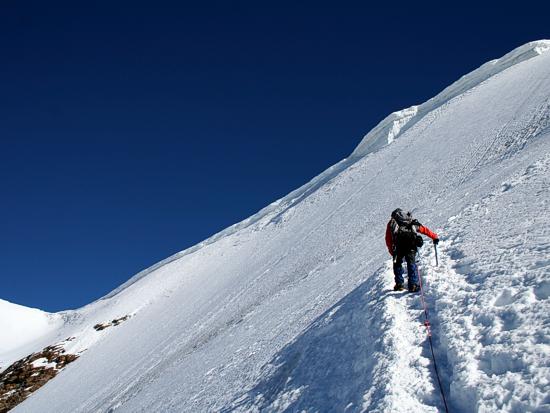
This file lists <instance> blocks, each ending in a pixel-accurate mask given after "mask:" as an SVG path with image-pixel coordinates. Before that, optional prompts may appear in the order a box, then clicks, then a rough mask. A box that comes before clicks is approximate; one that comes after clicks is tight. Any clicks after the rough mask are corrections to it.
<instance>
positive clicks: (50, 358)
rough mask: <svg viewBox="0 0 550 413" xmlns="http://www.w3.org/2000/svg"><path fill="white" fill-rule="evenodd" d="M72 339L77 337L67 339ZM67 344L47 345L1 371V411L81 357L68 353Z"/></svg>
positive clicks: (16, 403) (11, 407)
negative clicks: (65, 345) (66, 350)
mask: <svg viewBox="0 0 550 413" xmlns="http://www.w3.org/2000/svg"><path fill="white" fill-rule="evenodd" d="M71 340H74V337H70V338H69V339H67V341H71ZM63 344H64V343H60V344H56V345H53V346H48V347H45V348H44V349H43V350H42V351H40V352H38V353H33V354H31V355H30V356H27V357H25V358H23V359H21V360H18V361H16V362H15V363H13V364H12V365H11V366H9V367H8V368H7V369H6V370H4V371H3V372H2V373H0V413H6V412H7V411H9V410H10V409H13V408H14V407H15V406H16V405H18V404H19V403H21V402H22V401H23V400H25V399H26V398H27V397H29V396H30V395H31V393H32V392H34V391H36V390H37V389H39V388H40V387H42V386H43V385H44V384H46V383H47V382H48V381H49V380H51V379H52V378H54V377H55V376H56V375H57V373H59V371H60V370H61V369H63V368H64V367H65V366H66V365H67V364H69V363H71V362H73V361H74V360H76V359H77V358H78V355H76V354H69V353H65V349H64V348H63Z"/></svg>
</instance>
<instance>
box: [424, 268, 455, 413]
mask: <svg viewBox="0 0 550 413" xmlns="http://www.w3.org/2000/svg"><path fill="white" fill-rule="evenodd" d="M416 270H417V271H418V280H419V281H420V299H421V301H422V307H424V326H426V334H427V335H428V342H429V343H430V350H431V351H432V360H433V362H434V370H435V376H436V377H437V383H438V385H439V391H440V392H441V398H442V399H443V404H444V405H445V412H446V413H449V407H448V406H447V399H446V398H445V392H444V391H443V385H442V384H441V378H440V377H439V370H438V368H437V362H436V361H435V353H434V345H433V342H432V330H431V328H430V320H429V318H428V306H427V305H426V300H425V299H424V287H423V285H422V275H421V274H420V268H419V267H418V263H417V265H416Z"/></svg>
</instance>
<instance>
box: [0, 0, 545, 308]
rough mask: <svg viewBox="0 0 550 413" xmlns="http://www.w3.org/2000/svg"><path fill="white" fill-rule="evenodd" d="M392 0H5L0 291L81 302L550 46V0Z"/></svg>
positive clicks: (0, 20)
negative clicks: (378, 132) (546, 41)
mask: <svg viewBox="0 0 550 413" xmlns="http://www.w3.org/2000/svg"><path fill="white" fill-rule="evenodd" d="M379 3H380V4H378V5H376V6H373V5H372V4H371V2H367V1H357V2H336V1H333V2H323V1H304V2H299V1H288V2H287V1H273V2H262V1H250V2H243V1H220V2H210V1H204V2H199V1H197V2H185V1H173V2H164V1H150V2H142V1H93V2H79V1H71V2H60V1H52V2H43V1H24V0H21V1H15V0H13V1H9V0H6V1H2V2H1V4H0V45H1V48H0V50H1V58H2V59H1V62H0V91H1V95H0V96H1V97H2V98H1V99H0V190H1V198H0V201H1V202H0V217H1V227H0V251H1V254H0V257H1V259H2V265H1V266H0V298H3V299H7V300H9V301H12V302H16V303H19V304H23V305H27V306H32V307H38V308H42V309H44V310H48V311H59V310H63V309H70V308H76V307H80V306H82V305H85V304H87V303H88V302H90V301H93V300H95V299H97V298H99V297H101V296H102V295H104V294H106V293H108V292H109V291H111V290H112V289H114V288H115V287H117V286H118V285H119V284H121V283H122V282H124V281H125V280H127V279H128V278H130V277H131V276H132V275H134V274H135V273H136V272H138V271H140V270H142V269H144V268H146V267H148V266H150V265H152V264H154V263H155V262H157V261H159V260H161V259H163V258H166V257H167V256H169V255H171V254H173V253H175V252H177V251H180V250H183V249H185V248H186V247H189V246H192V245H194V244H196V243H197V242H199V241H201V240H203V239H205V238H207V237H208V236H210V235H212V234H214V233H215V232H218V231H220V230H222V229H224V228H225V227H227V226H229V225H231V224H233V223H235V222H238V221H240V220H242V219H244V218H246V217H248V216H249V215H251V214H253V213H255V212H256V211H258V210H259V209H261V208H262V207H264V206H265V205H267V204H269V203H270V202H272V201H274V200H275V199H277V198H280V197H282V196H284V195H285V194H287V193H288V192H290V191H291V190H293V189H295V188H296V187H298V186H300V185H302V184H303V183H305V182H307V181H308V180H309V179H311V178H312V177H314V176H315V175H317V174H319V173H320V172H322V171H323V170H324V169H326V168H327V167H329V166H330V165H332V164H334V163H336V162H337V161H339V160H341V159H342V158H344V157H346V156H347V155H349V154H350V153H351V152H352V151H353V149H354V147H355V146H356V145H357V144H358V143H359V141H360V140H361V138H362V136H363V135H364V134H365V133H366V132H368V131H369V130H370V129H371V128H372V127H373V126H375V125H376V123H378V122H379V121H380V120H381V119H382V118H384V117H385V116H386V115H388V114H389V113H390V112H392V111H395V110H399V109H402V108H404V107H408V106H410V105H413V104H418V103H422V102H423V101H425V100H427V99H429V98H430V97H432V96H434V95H435V94H437V93H438V92H439V91H440V90H442V89H443V88H444V87H445V86H447V85H449V84H450V83H452V82H453V81H455V80H457V79H458V78H459V77H460V76H462V75H463V74H466V73H468V72H470V71H471V70H473V69H475V68H476V67H478V66H480V65H481V64H482V63H484V62H486V61H488V60H490V59H493V58H498V57H500V56H502V55H503V54H505V53H507V52H508V51H510V50H512V49H513V48H515V47H517V46H519V45H521V44H523V43H526V42H528V41H531V40H538V39H542V38H550V26H549V24H548V15H549V12H550V10H549V9H550V7H549V6H543V4H544V2H540V3H537V5H535V4H529V3H527V2H521V3H516V4H514V5H513V6H505V5H503V2H498V3H497V2H495V3H494V4H492V5H491V4H489V3H486V2H485V3H484V2H477V3H475V6H473V5H468V4H466V3H461V4H459V3H456V2H437V3H433V4H429V3H426V2H407V3H403V4H402V5H400V4H399V2H379ZM390 167H391V165H388V168H390ZM381 242H383V241H381Z"/></svg>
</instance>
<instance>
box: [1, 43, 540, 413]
mask: <svg viewBox="0 0 550 413" xmlns="http://www.w3.org/2000/svg"><path fill="white" fill-rule="evenodd" d="M549 47H550V42H548V41H540V42H533V43H529V44H527V45H524V46H522V47H520V48H518V49H516V50H515V51H513V52H511V53H509V54H508V55H506V56H505V57H503V58H501V59H499V60H496V61H492V62H489V63H487V64H485V65H483V66H482V67H481V68H480V69H478V70H476V71H474V72H472V73H471V74H470V75H467V76H465V77H463V78H462V79H460V80H459V81H458V82H456V83H455V84H453V85H452V86H450V87H449V88H447V89H445V90H444V91H443V92H442V93H441V94H440V95H438V96H436V97H435V98H433V99H431V100H430V101H428V102H426V103H425V104H423V105H420V106H418V107H416V108H415V109H410V110H405V111H402V112H401V113H400V114H394V115H395V116H393V118H392V119H391V122H386V120H384V121H383V122H382V123H381V125H382V126H380V125H379V126H380V127H377V128H378V129H377V128H375V129H374V130H373V131H372V132H371V133H369V134H368V135H367V137H368V139H367V137H366V138H365V139H364V140H363V141H362V143H361V144H360V145H359V147H358V148H357V149H356V151H355V152H354V154H353V155H352V156H351V157H350V158H349V159H347V160H344V161H342V162H340V163H339V164H337V165H335V166H334V167H332V168H330V169H329V170H327V171H325V172H324V173H323V174H321V175H320V176H319V177H317V178H316V179H314V180H313V181H312V182H310V183H308V184H306V185H304V186H303V187H302V188H299V189H298V190H296V191H294V192H293V193H291V194H289V195H288V196H287V197H285V198H283V199H281V200H279V201H277V202H275V203H273V204H272V205H270V206H268V207H267V208H266V209H264V210H263V211H260V212H259V213H258V214H256V215H255V216H253V217H251V218H249V219H248V220H246V221H244V222H242V223H239V224H237V225H235V226H233V227H231V228H229V229H227V230H226V231H223V232H222V233H220V234H217V235H216V236H214V237H212V238H211V239H209V240H206V241H205V242H203V243H201V244H199V245H198V246H196V247H194V248H192V249H190V250H187V251H184V252H182V253H180V254H176V255H175V256H173V257H170V258H169V259H167V260H165V261H164V262H162V263H159V264H158V265H155V266H153V267H152V268H151V269H148V270H146V271H144V272H142V273H141V274H138V275H137V276H136V277H134V278H133V279H131V280H129V282H127V283H126V284H125V285H123V286H121V287H120V288H118V289H117V290H115V291H114V292H113V293H111V294H109V295H108V296H106V297H104V298H103V299H100V300H98V301H96V302H94V303H92V304H90V305H88V306H86V307H83V308H82V309H79V310H76V311H67V312H63V313H60V314H57V315H56V316H57V317H59V318H60V319H62V320H63V325H62V326H56V327H55V328H54V329H53V330H49V332H47V333H45V334H44V335H37V336H34V339H33V341H32V346H33V348H32V349H30V347H27V349H28V350H30V351H33V350H36V349H40V348H42V347H44V346H46V345H49V344H53V343H55V342H59V341H62V340H63V339H65V338H67V337H69V336H74V337H76V338H75V339H74V340H72V341H71V344H70V345H71V346H72V347H73V351H75V352H76V351H78V352H80V351H82V350H84V349H87V350H86V351H84V352H83V353H82V354H81V356H80V358H79V359H78V360H76V361H74V362H73V363H72V364H71V365H69V366H68V367H67V368H66V369H65V370H63V371H62V372H61V373H60V374H59V375H58V376H57V377H56V378H55V379H53V380H52V381H51V382H49V383H48V384H47V385H45V386H44V387H42V388H41V389H40V390H38V391H37V392H36V393H35V394H33V395H32V396H31V397H30V398H28V399H27V400H26V401H25V402H23V403H22V404H20V405H19V406H18V407H16V408H15V409H14V411H15V412H43V411H55V412H60V413H61V412H71V413H73V412H90V411H94V412H95V411H101V412H151V411H162V412H182V411H186V412H199V411H201V412H202V411H224V412H229V411H242V412H245V411H246V412H249V411H272V412H282V411H308V412H315V411H320V412H328V411H331V412H332V411H347V412H355V411H369V412H411V411H414V412H420V411H421V412H437V411H441V410H442V403H441V398H440V395H439V390H438V388H437V384H436V380H435V377H434V373H433V362H432V360H431V358H430V354H429V349H428V347H427V341H426V333H425V330H424V326H423V325H422V322H423V319H422V308H421V305H420V299H419V296H418V295H412V294H407V293H395V292H393V291H392V289H391V287H392V285H393V280H392V274H391V270H390V264H391V259H390V257H389V255H388V253H387V251H386V249H385V245H384V241H383V234H384V229H385V225H386V222H387V219H388V216H389V213H390V211H392V210H393V209H394V208H396V207H398V206H400V207H402V208H405V209H411V210H413V213H414V214H415V216H416V217H417V218H418V219H419V220H420V221H421V222H423V223H424V224H426V225H427V226H429V227H430V228H432V229H433V230H435V231H437V232H438V233H439V234H440V236H441V239H442V242H441V244H440V245H441V250H440V261H441V262H440V265H439V267H435V265H434V262H433V261H434V257H433V251H432V249H431V247H430V245H429V244H428V243H427V244H428V245H426V246H425V247H424V249H423V250H422V253H421V258H420V259H421V271H422V275H423V277H424V281H425V293H426V297H427V302H428V308H429V314H430V321H431V323H432V328H433V333H434V342H435V345H436V348H435V350H436V356H437V357H438V361H439V364H440V369H441V374H442V379H443V386H444V391H445V392H446V393H447V394H448V396H449V402H450V406H451V411H453V412H459V413H460V412H462V413H466V412H473V411H479V412H501V411H503V412H519V411H521V412H528V411H531V412H544V411H550V398H549V397H548V394H550V388H549V383H550V370H549V369H550V326H549V323H548V314H550V299H549V295H550V281H549V277H548V273H549V266H550V261H549V260H548V255H549V252H550V224H548V219H547V218H546V215H547V212H548V206H549V203H550V196H549V194H550V191H549V190H550V176H549V175H550V174H549V170H550V161H549V159H550V158H549V156H550V155H549V154H550V53H543V52H544V51H545V50H546V49H548V48H549ZM391 116H392V115H390V117H391ZM384 122H386V123H384ZM369 135H370V137H369ZM390 135H391V140H393V142H392V143H391V145H387V143H388V137H389V136H390ZM396 138H398V139H396ZM0 310H1V309H0ZM0 314H2V317H3V313H0ZM127 314H132V317H131V318H129V319H128V320H127V321H125V322H124V323H123V324H121V325H119V326H116V327H110V328H108V329H106V330H103V331H96V330H94V329H93V326H94V325H95V324H97V323H106V322H109V321H110V320H113V319H118V318H120V317H123V316H125V315H127ZM30 351H29V352H30ZM0 357H4V359H5V360H6V361H8V358H7V357H6V356H5V355H4V354H2V353H1V352H0ZM13 360H14V359H12V361H13ZM106 383H108V384H106Z"/></svg>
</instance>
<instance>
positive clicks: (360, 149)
mask: <svg viewBox="0 0 550 413" xmlns="http://www.w3.org/2000/svg"><path fill="white" fill-rule="evenodd" d="M548 50H550V40H538V41H533V42H530V43H527V44H524V45H523V46H520V47H518V48H516V49H514V50H513V51H511V52H510V53H507V54H506V55H505V56H503V57H502V58H500V59H495V60H492V61H490V62H487V63H485V64H484V65H482V66H481V67H479V68H478V69H476V70H474V71H473V72H471V73H469V74H467V75H465V76H463V77H462V78H460V79H459V80H458V81H456V82H455V83H453V84H452V85H450V86H449V87H447V88H445V89H444V90H443V91H442V92H441V93H439V94H438V95H437V96H435V97H434V98H432V99H430V100H428V101H427V102H425V103H423V104H421V105H418V106H411V107H409V108H406V109H402V110H400V111H397V112H393V113H391V114H390V115H389V116H387V117H386V118H385V119H383V120H382V121H381V122H380V123H379V124H378V125H377V126H375V127H374V128H373V129H372V130H371V131H370V132H369V133H368V134H367V135H365V137H364V138H363V139H362V140H361V142H360V143H359V145H358V146H357V147H356V148H355V150H354V151H353V153H352V154H351V155H350V156H349V157H348V158H346V159H343V160H342V161H340V162H338V163H337V164H335V165H333V166H331V167H329V168H328V169H326V170H325V171H324V172H322V173H321V174H319V175H317V176H316V177H315V178H313V179H312V180H311V181H309V182H308V183H306V184H304V185H303V186H301V187H299V188H297V189H296V190H294V191H292V192H291V193H289V194H288V195H286V196H285V197H283V198H281V199H278V200H277V201H274V202H272V203H271V204H270V205H268V206H267V207H265V208H263V209H262V210H260V211H259V212H257V213H256V214H254V215H252V216H250V217H249V218H247V219H245V220H243V221H241V222H239V223H236V224H234V225H232V226H230V227H228V228H226V229H224V230H222V231H220V232H218V233H216V234H214V235H213V236H211V237H209V238H208V239H206V240H204V241H202V242H200V243H198V244H196V245H194V246H193V247H190V248H187V249H185V250H183V251H180V252H178V253H176V254H174V255H172V256H170V257H168V258H166V259H164V260H162V261H160V262H158V263H156V264H154V265H152V266H151V267H149V268H147V269H145V270H143V271H140V272H139V273H137V274H136V275H134V276H133V277H132V278H130V279H129V280H128V281H126V282H125V283H123V284H122V285H120V286H119V287H117V288H116V289H114V290H113V291H111V292H110V293H108V294H107V295H105V296H104V297H102V298H100V300H104V299H109V298H112V297H114V296H115V295H117V294H118V293H120V292H121V291H123V290H124V289H126V288H128V287H129V286H131V285H132V284H134V283H135V282H137V281H139V280H140V279H142V278H144V277H146V276H147V275H149V274H151V273H152V272H154V271H155V270H157V269H158V268H160V267H163V266H165V265H167V264H169V263H171V262H173V261H175V260H178V259H180V258H182V257H184V256H186V255H188V254H192V253H194V252H196V251H197V250H199V249H201V248H203V247H204V246H207V245H210V244H212V243H215V242H216V241H218V240H220V239H222V238H224V237H227V236H229V235H231V234H234V233H236V232H238V231H240V230H242V229H244V228H247V227H250V226H253V225H255V224H258V225H259V226H260V228H261V227H262V226H265V225H268V224H274V223H275V224H276V223H278V222H279V221H280V220H281V219H282V218H283V216H284V213H285V211H287V210H289V209H290V208H293V207H295V206H296V205H297V204H298V203H300V202H301V201H303V200H304V199H306V198H307V197H308V196H309V195H311V194H312V193H314V192H315V191H317V190H318V189H319V188H321V187H322V186H323V185H325V184H326V183H328V182H330V181H331V180H332V179H333V178H334V177H336V176H337V175H338V174H340V173H341V172H342V171H344V170H345V169H347V168H349V167H350V166H351V165H353V164H354V163H355V162H357V160H358V159H360V158H362V157H364V156H366V155H368V154H369V153H371V152H374V151H377V150H379V149H380V148H382V147H384V146H385V145H388V144H390V143H392V142H393V141H394V140H395V139H396V138H398V137H399V136H401V135H403V134H404V133H405V132H406V131H407V130H408V129H410V128H411V127H412V126H414V125H415V124H416V123H418V122H419V121H420V120H421V119H423V118H424V117H426V115H428V114H429V113H430V112H432V111H435V110H437V109H438V108H440V107H442V106H443V105H444V104H445V103H447V102H448V101H450V100H451V99H453V98H455V97H457V96H459V95H461V94H463V93H465V92H467V91H468V90H470V89H472V88H474V87H476V86H478V85H479V84H481V83H482V82H484V81H485V80H487V79H489V78H490V77H492V76H495V75H497V74H498V73H500V72H502V71H504V70H505V69H507V68H509V67H512V66H514V65H516V64H518V63H521V62H523V61H525V60H528V59H531V58H533V57H536V56H538V55H540V54H542V53H545V52H547V51H548Z"/></svg>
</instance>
